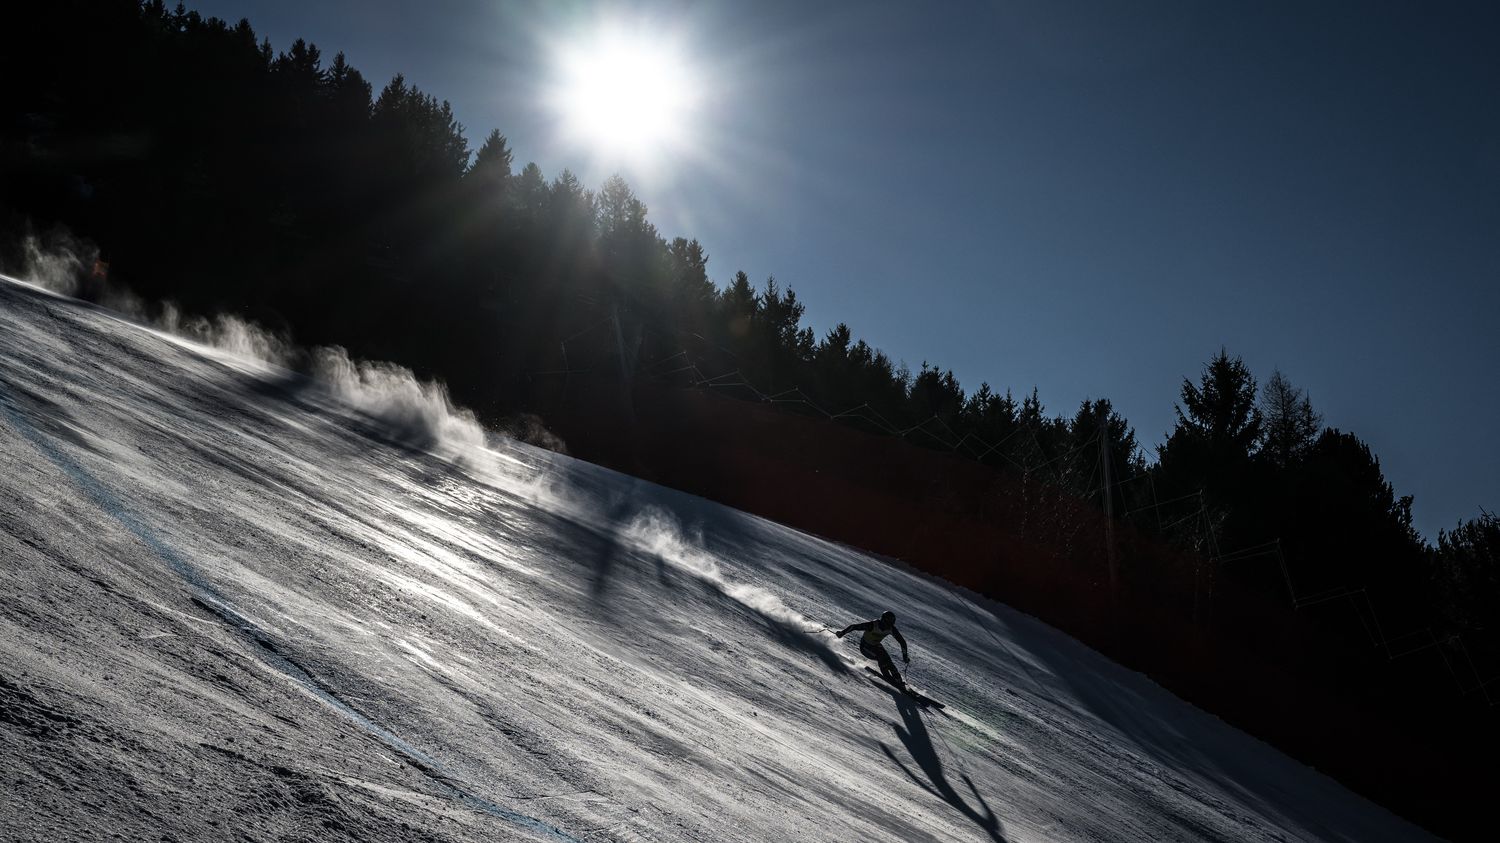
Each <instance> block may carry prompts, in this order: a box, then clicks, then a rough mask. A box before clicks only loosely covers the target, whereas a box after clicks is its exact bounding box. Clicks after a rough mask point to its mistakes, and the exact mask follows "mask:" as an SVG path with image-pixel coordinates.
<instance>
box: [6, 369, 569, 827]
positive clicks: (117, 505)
mask: <svg viewBox="0 0 1500 843" xmlns="http://www.w3.org/2000/svg"><path fill="white" fill-rule="evenodd" d="M0 410H3V411H4V413H5V417H6V418H7V419H9V420H10V424H11V427H13V428H15V429H16V430H17V431H18V432H20V434H21V435H22V436H24V437H26V438H27V439H28V440H30V441H31V443H32V444H33V445H35V446H36V448H37V450H39V451H41V452H42V453H43V454H44V455H46V457H47V459H49V460H51V461H52V463H53V464H54V465H56V466H57V467H58V468H60V469H62V471H63V473H65V474H67V475H68V477H69V478H71V479H72V480H73V483H74V484H75V485H77V486H78V487H79V488H80V489H82V490H83V491H84V492H85V493H86V494H87V495H88V496H89V497H90V498H92V499H93V501H94V503H96V504H98V505H99V508H100V509H103V510H104V511H105V512H107V513H108V514H109V515H110V516H111V517H113V518H114V519H115V520H116V521H118V522H120V524H121V525H122V526H123V527H125V529H127V530H129V531H130V532H131V534H133V535H134V536H135V537H136V538H138V539H140V540H141V542H142V543H143V544H145V545H146V546H147V547H149V548H151V550H152V552H154V553H155V554H156V555H157V556H158V557H159V558H160V559H161V560H162V561H163V562H166V563H167V567H169V568H171V569H172V571H173V572H174V573H176V574H177V575H178V576H180V577H181V578H182V579H183V580H184V581H185V582H186V583H187V584H188V586H190V587H191V588H192V590H193V591H195V592H196V595H195V597H194V602H196V603H198V604H199V605H200V606H202V607H204V608H205V609H207V610H209V611H210V612H212V613H214V614H215V615H216V616H218V617H219V619H220V620H222V621H224V622H225V623H227V624H228V625H230V626H232V627H233V628H234V629H235V630H236V631H237V632H239V633H240V634H242V635H243V636H245V637H246V638H248V639H249V640H250V642H251V643H252V644H254V645H255V646H256V647H257V648H258V649H259V650H260V651H261V655H262V657H263V659H264V660H265V661H266V663H268V664H270V665H271V666H272V667H274V668H276V669H277V670H278V671H280V672H281V673H283V674H284V675H286V677H287V678H289V679H291V680H292V681H293V682H296V683H297V684H298V685H300V686H302V688H303V689H304V690H306V691H308V692H309V693H311V694H312V695H314V696H315V697H317V698H318V699H320V700H322V701H323V702H324V703H326V704H327V705H328V706H329V707H330V708H332V709H333V710H334V711H337V712H338V713H339V714H341V715H343V716H344V717H345V718H346V719H347V720H349V721H350V722H352V723H354V724H355V725H356V726H358V727H360V728H361V729H363V730H365V731H366V732H368V733H369V734H370V735H371V736H373V737H374V738H376V739H377V740H379V741H380V742H381V743H383V744H385V745H386V746H387V747H389V748H390V749H392V750H394V751H396V752H398V753H400V754H401V755H403V756H405V757H406V759H407V760H408V761H410V762H412V763H413V766H415V767H416V768H417V769H418V770H420V771H421V772H422V773H423V774H425V775H426V776H427V777H428V778H430V779H432V780H433V781H434V782H435V783H437V784H438V785H439V786H440V787H442V788H443V789H444V790H446V791H447V792H448V795H449V796H451V797H453V798H455V799H457V800H458V801H459V802H461V803H463V804H465V805H467V806H469V807H471V808H474V809H475V810H478V811H481V812H483V813H486V814H489V815H491V816H494V817H498V818H500V819H502V820H506V821H507V822H510V823H513V824H515V825H518V826H521V827H523V828H527V829H530V830H532V831H535V832H538V833H539V834H543V835H546V836H548V837H552V838H555V839H557V840H564V841H568V843H583V841H581V840H579V839H578V838H576V837H574V836H572V835H571V834H568V833H567V832H565V831H563V830H561V829H559V828H555V827H554V826H551V825H549V824H547V823H545V822H543V821H542V820H539V819H537V818H536V817H532V816H528V815H526V814H522V813H519V812H517V811H512V810H510V809H509V808H504V807H501V806H500V805H497V804H495V803H494V802H491V801H489V800H488V799H485V798H483V797H480V796H475V795H474V794H472V793H469V792H468V791H467V790H464V789H463V788H461V787H459V786H458V785H455V784H454V783H453V782H454V779H453V777H452V776H450V775H449V774H448V773H447V771H445V770H444V769H443V767H442V765H441V764H439V763H438V762H437V761H436V760H434V759H433V758H432V757H431V756H429V755H427V754H426V753H424V752H422V751H421V750H419V749H417V748H416V747H414V746H412V745H411V744H409V743H407V742H406V741H405V740H404V739H402V738H401V737H400V736H399V735H397V734H395V733H394V732H392V731H391V730H389V729H387V728H385V727H384V726H381V725H380V724H379V723H376V722H375V721H373V720H371V719H370V718H368V717H366V716H364V715H363V714H360V713H359V712H358V711H355V710H354V709H353V708H351V707H350V706H349V704H348V703H346V702H344V701H343V700H341V699H339V698H338V697H337V696H335V695H334V694H333V693H332V692H331V691H329V690H327V689H326V688H324V687H323V686H322V685H321V684H319V682H318V680H317V679H315V678H313V676H312V674H310V673H308V672H307V669H306V668H304V667H302V666H301V665H299V664H297V663H296V662H295V661H293V660H292V659H290V658H288V657H287V656H285V655H283V654H282V653H281V652H280V651H279V650H277V649H276V645H275V644H274V643H272V641H271V639H270V638H269V637H268V636H267V635H266V634H265V633H264V632H262V631H261V630H260V629H259V628H258V627H256V626H255V624H254V623H253V622H251V621H250V619H249V618H246V617H245V616H244V615H241V614H240V613H239V612H237V611H235V609H234V608H233V607H232V606H230V604H229V602H228V601H227V600H226V599H225V598H224V597H223V596H222V595H220V594H219V592H218V590H217V589H215V588H214V587H213V586H211V585H209V584H208V582H207V581H206V580H205V579H204V578H203V574H202V573H201V572H200V571H199V570H198V569H197V568H196V567H194V566H193V565H192V563H190V562H188V561H187V560H186V559H184V558H183V557H182V555H181V554H179V553H178V552H177V551H176V550H174V549H173V548H172V546H171V545H169V544H167V543H166V541H164V540H163V539H162V538H161V536H159V535H157V533H156V531H155V530H152V529H151V527H150V526H149V525H147V524H146V522H144V521H142V520H141V519H140V518H138V517H136V515H135V514H134V513H132V512H131V511H130V509H129V508H128V507H126V506H125V503H124V501H122V500H120V499H119V498H118V497H117V496H116V495H115V494H114V493H113V492H111V491H110V490H109V488H108V487H106V486H105V485H104V484H103V483H101V482H99V480H98V479H96V478H95V477H94V476H93V475H92V474H90V473H89V472H88V469H85V468H84V467H83V466H82V465H80V464H79V463H78V462H77V461H76V460H74V459H73V458H72V457H70V456H68V455H67V454H65V453H63V452H62V451H61V450H59V449H58V448H57V446H55V445H53V444H52V442H51V441H50V440H49V439H48V438H47V436H46V435H45V434H44V433H42V432H41V431H40V430H38V429H37V428H36V426H35V425H33V424H32V423H31V422H30V421H29V420H27V418H26V416H25V415H24V414H22V413H21V411H20V410H19V409H17V408H16V406H15V405H14V404H13V403H12V399H11V397H10V394H9V390H7V389H6V388H5V383H4V381H0Z"/></svg>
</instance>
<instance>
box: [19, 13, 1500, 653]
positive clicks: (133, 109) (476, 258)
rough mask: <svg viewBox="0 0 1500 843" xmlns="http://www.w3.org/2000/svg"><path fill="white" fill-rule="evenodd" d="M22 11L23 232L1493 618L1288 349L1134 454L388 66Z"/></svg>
mask: <svg viewBox="0 0 1500 843" xmlns="http://www.w3.org/2000/svg"><path fill="white" fill-rule="evenodd" d="M28 14H29V15H30V19H29V20H28V22H27V23H28V25H27V26H10V27H6V28H5V29H6V34H5V35H3V36H0V38H3V41H4V49H3V50H0V53H3V58H0V61H3V62H4V65H3V66H4V69H5V73H6V74H7V75H6V78H7V79H8V80H12V81H11V84H10V85H9V86H8V87H9V90H8V91H7V95H6V99H5V101H4V105H3V108H4V113H3V115H0V121H3V122H0V132H3V135H0V155H3V166H0V179H3V181H0V188H3V192H0V222H3V223H4V224H5V226H6V230H7V231H8V232H10V234H11V236H12V237H17V236H19V234H20V232H22V231H23V230H25V229H27V228H28V227H31V228H34V229H35V230H38V231H40V232H42V233H43V234H45V233H46V232H47V231H48V230H50V229H51V227H52V226H55V225H66V226H67V227H68V228H69V229H71V230H73V231H77V232H79V233H81V234H83V235H85V236H87V237H89V238H91V239H92V240H93V241H94V242H96V243H97V244H99V246H100V248H101V254H102V257H103V258H104V259H105V260H107V261H108V262H109V264H110V265H111V266H113V267H115V268H116V270H117V273H118V274H121V275H123V276H125V277H126V279H127V280H128V281H129V283H130V284H131V285H132V286H133V287H134V288H135V289H136V290H137V291H138V292H140V293H141V294H143V295H145V296H147V297H148V298H173V299H175V300H177V301H179V302H181V303H182V304H183V305H184V306H186V307H187V308H189V309H193V310H198V311H204V312H208V311H231V312H237V313H241V314H244V315H247V316H249V317H251V318H253V319H256V320H257V321H260V322H262V323H265V324H268V325H270V326H272V327H276V328H280V329H283V330H286V331H288V332H293V333H295V335H296V336H297V338H298V339H299V340H301V341H303V342H308V343H339V344H342V345H345V346H347V347H349V348H350V349H351V350H352V351H354V352H355V353H357V354H361V355H365V356H370V357H376V358H382V359H390V360H395V361H398V362H401V363H404V364H406V365H408V366H411V367H412V368H413V369H415V370H416V371H418V372H419V373H421V374H424V375H429V376H438V377H442V378H443V379H445V380H447V381H448V382H449V384H450V386H451V387H452V388H453V390H454V393H455V395H456V396H457V397H458V398H459V399H460V400H462V401H464V402H465V403H467V404H469V405H470V406H473V407H475V408H476V409H477V410H478V411H480V412H481V414H483V415H485V416H487V417H489V418H491V419H495V418H498V417H500V416H501V415H503V414H505V413H508V412H513V411H516V410H523V409H528V408H534V407H535V406H536V403H537V402H538V401H539V400H541V399H540V397H539V396H540V395H541V394H542V392H543V389H542V385H544V384H545V382H546V377H547V375H546V373H549V372H558V371H567V372H572V371H573V370H574V369H576V368H580V367H582V368H587V369H590V370H591V372H592V374H593V375H595V376H596V379H599V378H618V377H622V376H624V377H644V376H648V375H655V376H659V377H663V378H666V379H668V380H671V379H674V378H675V379H679V380H680V382H681V383H683V384H684V385H686V384H690V383H699V384H701V383H703V382H705V381H707V382H710V383H712V382H714V381H713V379H714V378H716V377H718V376H720V375H724V374H726V373H731V372H732V373H737V377H738V378H739V379H740V380H738V381H736V382H742V383H746V384H751V385H755V386H756V391H755V392H754V393H747V396H746V397H751V398H757V399H761V400H763V399H764V398H765V397H766V396H767V395H779V394H789V393H794V394H795V396H796V398H797V400H798V401H801V402H804V403H805V405H808V406H817V407H820V408H823V409H824V410H825V411H832V412H836V413H840V414H841V415H842V418H841V421H842V422H843V423H848V424H852V425H856V426H864V427H872V426H873V427H876V428H880V429H897V430H902V431H911V433H910V438H913V439H914V440H915V441H921V442H923V443H924V444H928V445H930V446H932V447H936V448H942V449H946V450H956V451H959V452H962V453H966V454H967V455H969V456H971V457H973V458H975V459H979V460H981V461H983V462H986V463H990V464H992V465H994V466H995V467H996V468H997V469H1000V470H1005V471H1011V472H1020V473H1022V474H1025V475H1027V476H1035V477H1037V478H1040V479H1041V480H1044V481H1046V482H1048V483H1051V484H1055V485H1056V486H1058V487H1061V488H1064V489H1067V490H1069V491H1070V492H1071V493H1073V494H1074V495H1076V496H1079V497H1083V498H1086V499H1089V500H1092V501H1094V502H1095V503H1096V504H1098V505H1100V506H1102V507H1104V506H1107V507H1108V508H1109V509H1110V510H1111V511H1112V512H1114V513H1115V515H1116V516H1117V517H1119V518H1122V519H1124V520H1128V521H1129V522H1131V523H1132V524H1134V525H1135V526H1136V527H1137V528H1138V529H1141V530H1143V531H1147V532H1152V533H1155V534H1158V535H1160V536H1162V537H1164V538H1166V539H1168V540H1170V541H1173V542H1175V543H1177V544H1179V545H1183V546H1187V547H1191V548H1192V549H1194V550H1196V551H1198V552H1200V553H1201V554H1204V555H1206V556H1210V557H1220V558H1227V557H1230V556H1231V555H1232V554H1233V552H1234V551H1236V550H1237V549H1240V548H1246V547H1254V546H1261V545H1263V544H1264V543H1266V542H1268V541H1271V540H1279V542H1280V544H1279V549H1280V552H1281V553H1282V554H1283V555H1284V558H1285V559H1286V560H1287V563H1288V564H1287V565H1286V566H1285V567H1284V568H1283V569H1280V570H1278V568H1279V567H1280V566H1274V565H1260V566H1256V567H1253V568H1251V567H1246V568H1245V569H1244V570H1245V572H1244V573H1237V574H1235V576H1237V577H1239V578H1240V579H1241V580H1242V581H1243V582H1244V583H1245V584H1247V585H1248V586H1250V587H1253V588H1261V589H1265V590H1268V591H1286V590H1288V589H1289V588H1290V589H1292V590H1294V591H1295V592H1297V593H1300V594H1303V595H1315V594H1319V593H1325V592H1327V591H1328V590H1330V589H1337V588H1341V587H1365V588H1367V589H1371V590H1372V591H1374V592H1376V593H1379V594H1382V595H1385V596H1386V597H1387V598H1388V599H1387V600H1386V601H1383V603H1382V605H1383V606H1385V607H1388V608H1387V611H1388V613H1389V614H1388V617H1390V618H1391V622H1392V626H1393V628H1406V627H1415V626H1419V625H1427V626H1436V627H1438V628H1441V629H1444V630H1451V631H1463V632H1471V633H1478V632H1481V631H1484V630H1485V628H1486V624H1488V623H1490V622H1491V620H1492V619H1493V618H1495V617H1500V564H1497V554H1500V520H1497V519H1496V517H1495V516H1494V515H1493V514H1490V513H1482V514H1481V515H1480V517H1478V518H1475V519H1472V520H1469V521H1465V522H1462V523H1459V524H1458V525H1457V526H1456V527H1455V528H1454V529H1452V530H1445V531H1443V532H1442V533H1441V534H1440V535H1439V536H1438V540H1437V542H1436V544H1435V545H1430V544H1429V543H1427V542H1426V541H1425V540H1424V539H1423V538H1422V537H1421V536H1420V535H1419V534H1418V533H1417V532H1416V531H1415V530H1414V529H1413V528H1412V520H1411V497H1410V496H1401V495H1398V494H1397V493H1396V491H1395V490H1394V489H1393V488H1392V486H1391V484H1390V483H1389V482H1388V481H1387V480H1386V479H1385V477H1384V475H1383V474H1382V472H1381V469H1380V463H1379V460H1378V459H1377V458H1376V456H1375V454H1374V453H1373V452H1372V451H1371V449H1370V448H1369V446H1368V445H1367V444H1366V443H1365V442H1363V441H1362V440H1360V439H1359V438H1358V437H1357V436H1356V435H1354V434H1353V433H1350V432H1347V431H1341V430H1337V429H1333V428H1329V427H1326V426H1325V425H1324V424H1323V420H1322V418H1321V417H1320V416H1319V414H1318V413H1317V412H1316V410H1315V409H1314V407H1313V405H1312V403H1311V401H1310V399H1309V397H1308V396H1307V395H1306V393H1305V392H1304V391H1303V390H1301V389H1299V388H1297V387H1296V386H1294V385H1293V383H1292V382H1291V381H1290V380H1289V379H1288V378H1287V377H1286V376H1285V375H1283V374H1282V373H1280V372H1273V373H1271V375H1270V376H1269V377H1268V378H1267V379H1266V380H1265V382H1264V383H1263V384H1262V383H1260V382H1258V381H1257V379H1256V377H1255V376H1254V375H1253V374H1252V373H1251V372H1250V371H1249V369H1248V368H1247V367H1246V366H1245V365H1244V363H1243V362H1242V361H1241V360H1240V359H1239V358H1236V357H1234V356H1232V355H1231V354H1230V353H1228V352H1227V351H1224V350H1221V351H1220V352H1219V353H1218V354H1217V355H1215V356H1213V357H1212V358H1211V359H1210V360H1209V361H1207V363H1206V364H1205V365H1204V367H1203V370H1202V371H1201V372H1200V373H1199V374H1198V376H1197V377H1196V378H1185V379H1184V381H1183V383H1182V387H1181V393H1180V396H1179V402H1178V404H1177V419H1176V424H1175V426H1174V428H1173V430H1172V431H1171V432H1170V433H1169V435H1168V438H1167V439H1166V441H1165V443H1164V444H1162V445H1161V446H1160V447H1159V448H1158V449H1156V452H1155V453H1154V454H1148V453H1147V452H1146V450H1145V449H1144V448H1143V447H1142V446H1141V445H1140V443H1139V442H1138V441H1137V440H1136V436H1135V432H1134V430H1133V429H1132V427H1131V425H1130V424H1129V423H1128V421H1127V420H1126V419H1124V418H1123V417H1121V416H1120V414H1119V413H1118V412H1116V411H1115V409H1114V407H1113V405H1112V404H1111V403H1110V402H1109V400H1108V399H1105V398H1098V399H1091V400H1086V401H1084V402H1082V404H1081V405H1080V406H1079V407H1078V408H1077V409H1076V410H1075V411H1074V412H1072V413H1071V414H1063V415H1052V414H1049V413H1048V411H1047V410H1046V408H1045V407H1044V406H1043V405H1042V403H1041V401H1040V400H1039V398H1038V393H1037V391H1036V390H1035V389H1033V390H1032V391H1031V392H1030V393H1029V394H1023V395H1021V396H1020V398H1019V399H1017V397H1016V396H1015V395H1013V394H1012V393H1011V392H1010V391H1009V390H1003V391H1002V390H998V389H995V388H993V387H991V386H990V385H989V384H988V383H985V384H981V385H980V386H979V387H978V388H977V389H974V390H972V391H967V390H965V389H964V388H963V387H962V386H961V385H960V383H959V382H958V380H957V379H956V378H955V377H954V375H953V373H952V371H951V370H945V369H943V368H942V367H940V366H937V365H933V364H930V363H928V362H923V363H922V364H921V367H920V369H919V370H918V371H916V372H912V371H910V370H909V369H907V368H906V367H905V366H904V365H903V364H901V363H898V362H897V361H893V360H892V359H891V358H890V357H889V356H887V355H886V354H885V353H883V352H882V351H880V350H879V349H878V348H875V347H874V346H872V345H871V344H869V343H868V342H866V341H865V340H863V339H858V338H856V337H855V336H854V335H853V333H852V331H851V330H850V328H849V327H848V326H847V325H844V324H838V325H837V326H835V327H834V328H833V329H831V330H829V331H828V332H827V333H826V334H824V335H823V336H821V337H820V336H817V335H816V333H815V332H814V331H813V329H812V328H811V327H808V326H806V325H804V324H803V323H802V318H803V315H804V305H803V303H802V302H801V301H800V300H799V299H798V297H797V295H796V293H795V292H794V291H793V290H792V289H790V288H784V287H783V286H781V285H779V284H778V283H777V282H776V280H775V279H774V278H770V279H767V280H766V281H765V282H764V283H763V284H761V285H760V286H757V285H755V284H754V283H752V281H751V280H750V278H749V276H748V275H747V274H746V273H744V272H737V273H736V274H735V275H734V276H733V278H732V279H730V280H729V281H728V283H726V284H725V285H724V286H723V287H720V286H719V285H718V284H716V283H715V282H714V281H713V280H711V279H710V278H709V275H708V255H707V254H706V253H705V251H704V249H703V247H702V245H701V244H699V243H698V242H697V241H696V240H691V239H685V238H682V237H676V238H672V239H668V238H667V237H665V236H664V235H662V234H661V233H660V232H659V231H658V230H657V229H656V227H655V226H654V225H653V224H652V223H651V221H650V220H649V218H648V213H647V210H648V209H647V208H646V206H645V205H644V204H643V203H642V202H641V201H640V200H639V199H638V198H637V197H636V196H635V195H634V194H633V192H632V191H631V189H630V186H629V185H628V184H627V183H626V182H625V181H624V180H623V179H621V178H619V177H612V178H610V179H608V180H607V181H605V182H604V184H602V185H600V186H599V187H598V188H597V189H590V188H588V187H586V186H585V185H584V184H582V183H581V182H580V180H579V179H578V178H577V176H575V175H574V174H573V173H571V172H569V171H568V170H563V171H562V172H561V173H558V174H556V175H555V176H553V177H551V178H548V177H547V176H546V175H545V174H543V173H542V171H541V169H540V168H539V167H538V166H537V165H536V164H534V163H529V164H525V165H524V166H519V167H518V166H517V162H516V158H515V154H514V151H513V150H512V149H511V148H510V145H509V142H508V140H507V138H506V137H505V136H504V135H503V134H501V133H500V132H499V131H498V130H497V131H492V132H490V133H489V134H488V135H486V136H485V137H484V139H483V141H482V142H481V143H480V144H479V146H478V148H477V149H471V147H470V142H469V140H468V138H467V137H466V134H465V129H464V127H463V126H461V125H460V124H459V123H458V121H457V120H456V119H455V117H454V115H453V112H452V109H451V107H450V106H449V104H448V103H447V102H445V101H442V100H439V99H438V98H436V97H435V96H433V95H431V94H428V93H426V92H423V91H421V90H419V89H417V88H416V87H414V86H413V85H411V84H410V83H409V82H407V81H406V80H405V79H404V78H403V77H401V76H397V77H395V78H394V79H391V80H390V81H389V82H388V83H386V84H385V85H384V86H383V87H381V88H380V89H378V90H377V89H376V88H375V87H374V86H373V85H372V84H371V83H370V82H369V81H368V80H367V79H366V78H365V77H364V76H363V75H362V74H361V73H360V72H359V71H358V70H357V69H355V68H354V67H352V66H351V65H350V64H349V63H348V62H347V61H346V60H345V58H344V56H343V55H342V54H338V55H335V56H334V57H333V58H332V60H326V59H325V57H324V56H323V55H322V53H321V52H320V51H319V49H318V48H317V47H316V46H314V45H312V44H308V43H306V42H304V41H301V40H298V41H295V42H294V43H292V44H291V45H290V46H289V47H288V48H287V49H285V50H284V51H280V52H278V51H276V50H274V49H273V48H272V46H271V45H270V43H269V42H268V41H266V40H262V39H258V38H257V36H256V34H255V32H254V30H253V29H252V28H251V26H250V24H249V23H248V22H247V21H243V20H242V21H240V22H238V23H237V24H229V23H226V22H224V21H221V20H218V19H214V18H205V17H203V16H201V15H199V14H198V13H196V12H191V11H187V10H185V9H184V8H183V7H182V6H180V5H179V6H177V7H176V8H174V9H169V8H167V6H166V5H165V4H164V3H163V2H162V1H161V0H149V2H144V3H137V2H132V0H95V1H94V2H82V1H81V0H62V1H61V2H55V3H50V4H42V5H41V6H38V7H37V8H35V9H33V10H31V11H29V12H28ZM8 246H9V249H8V255H7V256H8V258H9V259H8V261H7V262H8V263H14V259H15V246H16V243H15V241H14V240H12V242H10V243H9V244H8ZM601 323H602V324H604V325H605V327H604V328H603V329H600V330H599V331H596V332H595V333H594V334H593V335H592V336H591V335H590V334H589V332H590V331H591V330H592V329H593V327H595V326H597V325H599V324H601ZM570 341H571V342H572V346H571V348H572V349H573V352H574V353H573V357H572V358H569V349H570V345H569V343H570ZM611 355H613V357H611ZM678 358H680V359H681V360H683V361H686V363H687V364H689V365H684V366H682V367H676V368H674V367H673V366H672V365H670V364H671V363H672V361H673V360H674V359H678ZM580 361H582V363H586V364H587V365H586V366H584V365H582V363H581V362H580ZM611 361H612V362H611ZM663 373H665V374H663ZM797 406H802V405H798V404H795V403H791V404H788V407H789V409H795V408H796V407H797ZM845 411H849V412H845ZM1126 564H1127V565H1128V564H1129V560H1127V561H1126ZM1126 574H1127V576H1129V575H1131V572H1130V571H1127V572H1126ZM1135 575H1137V576H1143V575H1145V574H1144V573H1143V572H1135Z"/></svg>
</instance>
